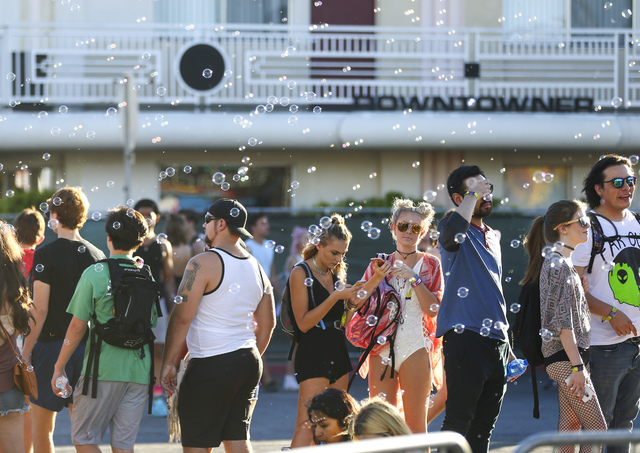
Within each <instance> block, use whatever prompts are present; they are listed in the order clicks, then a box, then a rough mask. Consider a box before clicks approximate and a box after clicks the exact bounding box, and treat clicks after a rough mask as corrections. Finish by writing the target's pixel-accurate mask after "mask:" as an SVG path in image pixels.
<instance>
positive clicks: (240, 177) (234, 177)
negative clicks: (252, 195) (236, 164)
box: [231, 173, 242, 182]
mask: <svg viewBox="0 0 640 453" xmlns="http://www.w3.org/2000/svg"><path fill="white" fill-rule="evenodd" d="M231 179H233V182H240V180H241V179H242V176H240V175H239V174H237V173H236V174H235V175H233V176H232V177H231Z"/></svg>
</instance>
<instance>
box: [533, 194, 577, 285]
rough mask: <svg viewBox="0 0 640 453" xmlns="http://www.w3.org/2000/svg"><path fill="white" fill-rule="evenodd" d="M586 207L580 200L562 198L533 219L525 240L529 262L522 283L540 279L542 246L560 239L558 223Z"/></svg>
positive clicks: (542, 260) (567, 219)
mask: <svg viewBox="0 0 640 453" xmlns="http://www.w3.org/2000/svg"><path fill="white" fill-rule="evenodd" d="M585 208H586V205H585V204H584V203H583V202H582V201H580V200H560V201H556V202H555V203H553V204H552V205H551V206H549V209H547V213H546V214H545V215H544V216H540V217H537V218H536V219H535V220H534V221H533V224H532V225H531V229H530V230H529V234H527V237H525V238H524V242H523V245H524V250H525V252H527V255H529V262H528V263H527V270H526V272H525V274H524V278H523V279H522V280H520V284H521V285H524V284H525V283H527V282H528V281H532V282H534V283H535V282H537V281H538V279H539V278H540V269H542V263H543V262H544V257H543V256H542V248H543V247H544V246H545V245H547V244H551V243H554V242H556V241H558V239H560V232H559V231H558V230H557V229H556V228H557V227H558V225H560V224H561V223H564V222H568V221H569V220H571V218H572V217H573V216H574V215H575V214H576V212H578V210H579V209H583V210H584V209H585Z"/></svg>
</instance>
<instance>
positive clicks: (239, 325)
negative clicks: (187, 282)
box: [186, 249, 264, 358]
mask: <svg viewBox="0 0 640 453" xmlns="http://www.w3.org/2000/svg"><path fill="white" fill-rule="evenodd" d="M209 253H217V254H218V255H219V256H220V258H221V259H222V279H221V280H220V284H219V285H218V287H217V288H215V289H214V290H213V291H212V292H210V293H207V294H204V295H203V296H202V300H201V301H200V305H199V307H198V311H197V312H196V315H195V317H194V318H193V321H192V322H191V326H190V327H189V332H188V333H187V346H188V347H189V353H190V355H191V357H195V358H204V357H212V356H215V355H220V354H226V353H228V352H232V351H236V350H238V349H245V348H251V347H253V346H255V344H256V336H255V332H254V324H253V312H254V311H255V309H256V307H257V306H258V304H259V303H260V301H261V300H262V297H263V296H264V281H263V278H262V275H263V274H264V271H263V270H262V268H261V267H260V264H259V263H258V261H257V260H256V259H255V258H254V257H253V256H248V257H246V258H238V257H236V256H232V255H230V254H229V253H227V252H225V251H224V250H221V249H211V250H210V252H209ZM186 303H188V302H186Z"/></svg>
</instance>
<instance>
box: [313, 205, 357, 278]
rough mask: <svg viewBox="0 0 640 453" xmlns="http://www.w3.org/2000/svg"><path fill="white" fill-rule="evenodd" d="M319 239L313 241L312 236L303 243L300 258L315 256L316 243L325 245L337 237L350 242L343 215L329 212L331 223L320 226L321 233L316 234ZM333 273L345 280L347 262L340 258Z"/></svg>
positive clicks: (316, 251) (349, 234)
mask: <svg viewBox="0 0 640 453" xmlns="http://www.w3.org/2000/svg"><path fill="white" fill-rule="evenodd" d="M316 237H317V238H318V240H319V242H318V241H315V243H314V240H313V239H314V238H311V240H310V241H309V242H307V245H305V247H304V249H303V250H302V258H303V259H304V260H305V261H306V260H308V259H310V258H311V257H313V256H315V254H316V253H318V249H317V248H316V245H317V244H322V245H325V246H326V245H327V244H328V243H329V241H331V240H334V239H337V240H339V241H346V242H347V244H348V243H349V242H351V231H349V228H347V225H346V224H345V223H344V217H342V216H341V215H340V214H331V225H330V226H329V228H322V233H321V234H320V236H316ZM335 274H336V275H337V277H338V279H339V280H343V281H344V280H346V278H347V263H346V262H345V261H344V260H342V261H340V263H339V264H338V265H337V266H336V267H335Z"/></svg>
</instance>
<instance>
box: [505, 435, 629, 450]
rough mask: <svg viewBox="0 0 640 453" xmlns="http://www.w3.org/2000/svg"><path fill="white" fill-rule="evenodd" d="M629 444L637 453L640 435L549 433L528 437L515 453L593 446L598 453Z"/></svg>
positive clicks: (592, 448)
mask: <svg viewBox="0 0 640 453" xmlns="http://www.w3.org/2000/svg"><path fill="white" fill-rule="evenodd" d="M627 444H632V449H631V451H632V452H634V451H636V450H637V446H638V444H640V433H634V432H629V431H625V430H611V431H588V432H585V431H578V432H571V433H569V432H562V433H559V432H557V431H548V432H542V433H538V434H533V435H531V436H529V437H527V438H526V439H524V440H523V441H522V442H520V444H518V446H517V448H516V449H515V450H514V451H513V453H528V452H530V451H533V450H535V449H536V448H545V447H552V448H555V447H560V446H565V445H581V446H583V445H591V451H592V452H597V451H598V448H599V446H600V445H627ZM634 444H635V445H634Z"/></svg>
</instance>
